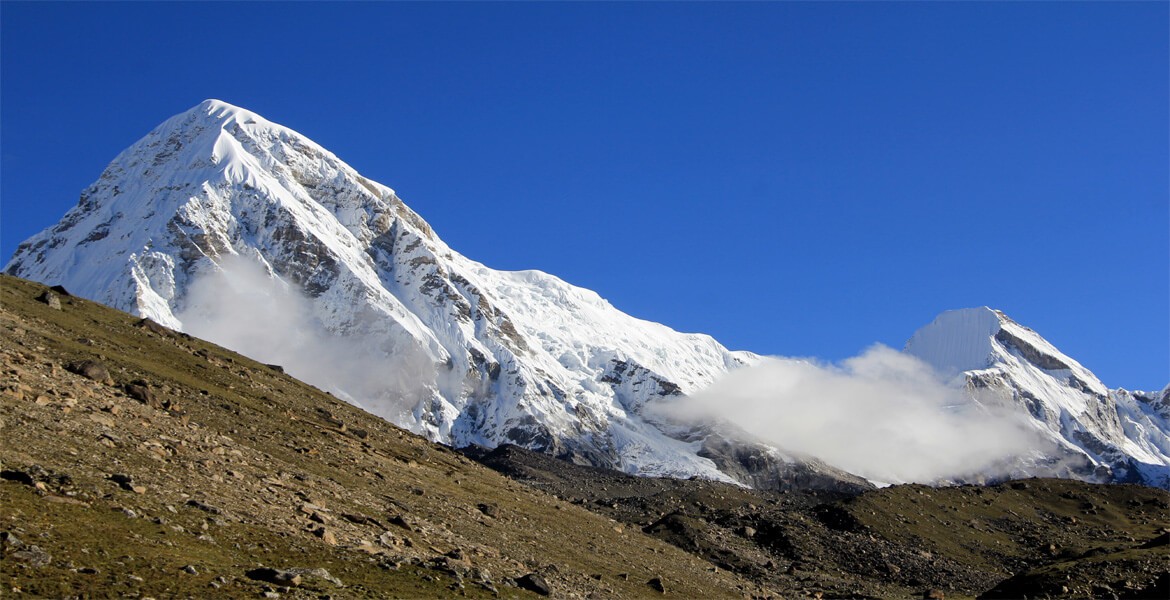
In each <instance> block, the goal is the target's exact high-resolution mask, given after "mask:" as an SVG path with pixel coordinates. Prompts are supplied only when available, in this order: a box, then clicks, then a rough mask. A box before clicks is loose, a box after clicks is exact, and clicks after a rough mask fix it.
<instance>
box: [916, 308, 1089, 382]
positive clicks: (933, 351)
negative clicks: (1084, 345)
mask: <svg viewBox="0 0 1170 600" xmlns="http://www.w3.org/2000/svg"><path fill="white" fill-rule="evenodd" d="M904 351H905V352H906V353H907V354H910V355H912V356H915V357H917V358H920V359H922V360H924V361H926V362H927V363H928V364H930V365H931V366H932V367H934V368H935V370H937V371H939V372H940V373H942V374H944V375H948V376H953V375H958V374H960V373H964V372H970V371H980V370H983V369H988V368H991V367H994V366H997V365H999V366H1004V367H1006V366H1007V365H1024V364H1027V365H1030V366H1031V367H1034V368H1036V369H1038V370H1040V371H1042V372H1045V373H1047V374H1049V375H1050V376H1054V377H1057V378H1059V379H1061V380H1062V381H1067V382H1068V383H1069V384H1070V385H1073V386H1074V387H1077V388H1079V389H1082V390H1083V391H1086V392H1090V393H1092V394H1095V395H1097V396H1106V395H1108V394H1109V390H1108V388H1106V387H1105V385H1104V384H1102V383H1101V382H1100V380H1098V379H1097V377H1096V376H1095V375H1093V374H1092V373H1091V372H1090V371H1089V370H1088V369H1086V368H1085V367H1083V366H1081V364H1080V363H1078V362H1077V361H1075V360H1073V359H1072V358H1069V357H1068V356H1066V355H1065V354H1064V353H1062V352H1061V351H1060V350H1058V349H1057V348H1056V347H1055V346H1053V345H1052V344H1051V343H1049V342H1048V340H1046V339H1044V338H1043V337H1042V336H1041V335H1040V334H1038V333H1036V332H1035V331H1033V330H1032V329H1030V328H1028V327H1025V326H1023V325H1020V324H1019V323H1017V322H1015V321H1013V320H1012V319H1011V318H1009V317H1008V316H1007V315H1005V314H1004V313H1003V312H1001V311H998V310H995V309H992V308H988V307H986V306H981V307H979V308H964V309H960V310H951V311H947V312H944V313H942V314H941V315H939V316H938V317H936V318H935V320H934V321H933V322H931V323H930V324H929V325H927V326H926V327H923V328H922V329H919V330H918V331H917V332H915V334H914V336H913V337H912V338H910V341H909V342H907V343H906V347H905V349H904Z"/></svg>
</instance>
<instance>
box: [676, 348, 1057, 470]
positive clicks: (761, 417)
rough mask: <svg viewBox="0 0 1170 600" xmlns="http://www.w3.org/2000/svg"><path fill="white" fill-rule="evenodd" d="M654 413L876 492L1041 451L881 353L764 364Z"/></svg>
mask: <svg viewBox="0 0 1170 600" xmlns="http://www.w3.org/2000/svg"><path fill="white" fill-rule="evenodd" d="M655 410H656V411H657V412H659V413H660V414H662V415H663V416H667V417H670V418H674V419H683V420H687V421H696V420H698V421H709V420H724V421H729V422H731V423H733V424H735V425H737V426H739V427H741V428H743V429H744V430H746V431H748V432H749V433H751V434H753V435H756V436H758V437H760V438H761V439H763V440H766V441H768V442H770V443H772V444H775V445H776V446H777V447H779V448H781V449H784V450H787V451H790V452H797V453H801V454H806V455H810V456H814V457H817V458H820V459H822V460H824V461H826V462H828V463H830V464H832V465H834V466H836V467H838V468H841V469H844V470H846V471H849V472H851V473H854V474H857V475H861V476H862V477H865V478H867V479H870V480H872V481H875V482H880V483H906V482H937V481H947V480H955V479H964V478H968V477H973V476H974V477H977V476H979V475H995V474H997V473H998V472H1004V471H1006V469H1007V468H1008V464H1009V463H1010V462H1011V461H1012V459H1013V458H1016V457H1021V456H1025V455H1027V454H1029V453H1031V452H1032V451H1034V450H1036V449H1037V448H1038V446H1039V444H1041V442H1040V440H1039V438H1038V437H1037V436H1036V435H1035V434H1034V433H1033V431H1032V430H1030V429H1029V428H1028V427H1027V426H1026V425H1025V422H1024V420H1023V419H1022V418H1021V417H1020V415H1019V414H1018V413H1013V412H1010V411H1008V410H1007V409H1005V408H1002V407H996V406H994V405H988V404H984V403H980V402H978V401H976V400H975V399H973V398H971V397H970V396H968V395H967V394H966V393H965V392H964V391H962V390H958V389H955V388H952V387H949V386H947V385H946V384H945V383H944V382H943V381H942V380H941V379H940V378H939V376H938V375H937V374H936V373H934V372H933V371H932V369H931V368H930V367H929V366H928V365H927V364H926V363H924V362H922V361H920V360H918V359H916V358H914V357H912V356H908V355H906V354H903V353H901V352H898V351H896V350H893V349H890V348H888V347H886V346H882V345H876V346H873V347H871V348H870V349H868V350H866V351H865V352H864V353H862V354H861V355H860V356H857V357H854V358H850V359H848V360H846V361H844V362H842V363H841V364H840V365H826V364H818V363H814V362H810V361H807V360H794V359H780V358H768V359H765V360H764V361H763V362H761V363H760V364H758V365H756V366H753V367H748V368H744V369H739V370H736V371H733V372H731V373H730V374H728V375H727V376H726V377H724V378H723V379H721V380H720V381H717V382H716V383H715V384H713V385H712V386H710V387H708V388H706V389H704V390H702V391H700V392H699V393H697V394H693V395H691V396H689V397H687V398H684V399H681V400H678V401H675V402H671V403H669V404H666V403H662V404H658V405H656V407H655Z"/></svg>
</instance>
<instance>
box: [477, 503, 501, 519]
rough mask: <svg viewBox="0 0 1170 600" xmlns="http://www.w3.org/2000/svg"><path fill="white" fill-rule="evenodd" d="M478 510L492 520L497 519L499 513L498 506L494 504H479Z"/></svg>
mask: <svg viewBox="0 0 1170 600" xmlns="http://www.w3.org/2000/svg"><path fill="white" fill-rule="evenodd" d="M476 508H478V509H479V512H481V513H483V514H484V515H485V516H488V517H492V518H495V516H496V513H497V511H496V505H494V504H478V505H476Z"/></svg>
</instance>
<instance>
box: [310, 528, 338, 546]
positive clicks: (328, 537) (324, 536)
mask: <svg viewBox="0 0 1170 600" xmlns="http://www.w3.org/2000/svg"><path fill="white" fill-rule="evenodd" d="M313 535H315V536H317V537H319V538H321V541H323V542H325V543H326V544H329V545H330V546H336V545H337V537H336V536H334V535H333V532H332V531H329V530H328V529H326V528H324V527H318V528H317V529H316V530H314V531H313Z"/></svg>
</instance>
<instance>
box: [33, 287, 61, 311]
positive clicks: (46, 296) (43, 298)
mask: <svg viewBox="0 0 1170 600" xmlns="http://www.w3.org/2000/svg"><path fill="white" fill-rule="evenodd" d="M37 302H43V303H45V304H47V305H48V306H49V308H52V309H54V310H61V298H60V297H59V296H58V295H57V294H54V293H53V292H50V291H48V290H45V291H44V292H41V295H40V296H37Z"/></svg>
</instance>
